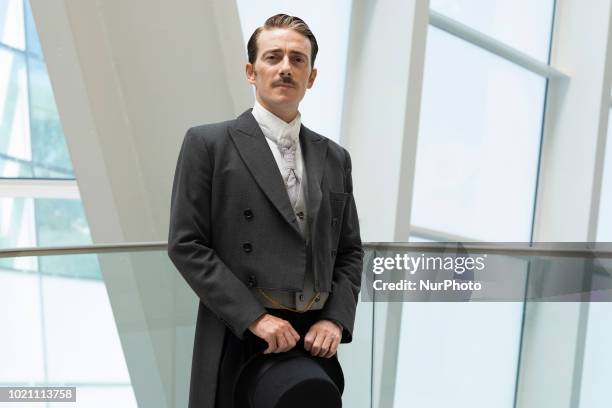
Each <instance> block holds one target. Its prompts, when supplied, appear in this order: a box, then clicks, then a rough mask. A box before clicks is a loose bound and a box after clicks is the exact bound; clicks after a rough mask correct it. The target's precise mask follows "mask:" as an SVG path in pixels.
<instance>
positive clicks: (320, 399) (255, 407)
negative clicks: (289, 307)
mask: <svg viewBox="0 0 612 408" xmlns="http://www.w3.org/2000/svg"><path fill="white" fill-rule="evenodd" d="M342 391H344V375H343V374H342V368H341V367H340V363H339V362H338V358H337V355H334V356H332V357H331V358H325V357H315V356H312V355H310V354H309V353H308V352H307V351H306V350H303V349H300V348H297V347H296V348H293V349H291V350H289V351H287V352H284V353H271V354H263V353H261V352H259V353H257V354H255V355H253V356H252V357H251V358H250V359H249V360H248V361H247V362H246V363H244V365H243V366H242V368H241V369H240V372H239V373H238V379H237V380H236V384H235V385H234V408H289V407H291V408H306V407H308V408H313V407H325V408H339V407H342V399H341V396H342Z"/></svg>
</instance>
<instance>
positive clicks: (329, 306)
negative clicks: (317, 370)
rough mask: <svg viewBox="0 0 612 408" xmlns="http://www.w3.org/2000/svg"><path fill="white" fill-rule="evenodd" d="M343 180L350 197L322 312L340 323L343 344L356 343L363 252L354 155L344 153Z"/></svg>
mask: <svg viewBox="0 0 612 408" xmlns="http://www.w3.org/2000/svg"><path fill="white" fill-rule="evenodd" d="M344 153H345V165H344V177H345V186H346V192H347V193H349V197H348V200H347V203H346V206H345V207H344V216H343V219H342V229H341V231H340V239H339V242H338V248H337V254H336V261H335V263H334V272H333V276H332V293H330V295H329V297H328V298H327V301H326V302H325V306H324V307H323V310H322V311H321V315H320V317H321V319H327V320H334V321H336V322H339V323H340V324H341V325H342V327H343V329H342V339H341V340H340V342H341V343H350V342H351V341H352V340H353V325H354V323H355V311H356V309H357V301H358V297H359V291H360V289H361V273H362V269H363V249H362V246H361V236H360V234H359V219H358V217H357V208H356V206H355V199H354V197H353V181H352V176H351V156H350V155H349V153H348V152H347V151H346V150H345V151H344Z"/></svg>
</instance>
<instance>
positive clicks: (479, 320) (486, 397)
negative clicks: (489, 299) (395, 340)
mask: <svg viewBox="0 0 612 408" xmlns="http://www.w3.org/2000/svg"><path fill="white" fill-rule="evenodd" d="M402 306H403V312H402V321H401V331H400V338H401V342H400V345H399V351H398V355H397V361H398V363H397V377H396V381H395V384H396V385H395V401H394V404H393V406H395V407H413V406H414V407H428V408H446V407H449V406H452V407H455V408H464V407H465V408H480V407H482V408H489V407H498V408H503V407H506V408H512V407H513V400H514V386H515V381H516V370H517V365H518V352H519V340H520V327H521V318H522V309H523V305H522V303H518V302H517V303H429V302H428V303H418V302H414V303H408V302H406V303H403V304H402ZM415 333H418V335H416V336H415V335H414V334H415ZM441 391H443V392H441Z"/></svg>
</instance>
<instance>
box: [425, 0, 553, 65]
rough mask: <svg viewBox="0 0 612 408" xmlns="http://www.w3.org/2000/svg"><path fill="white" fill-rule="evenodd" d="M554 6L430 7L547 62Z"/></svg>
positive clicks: (539, 0)
mask: <svg viewBox="0 0 612 408" xmlns="http://www.w3.org/2000/svg"><path fill="white" fill-rule="evenodd" d="M554 4H555V2H554V0H512V1H508V0H431V3H430V6H431V8H432V9H433V10H435V11H437V12H439V13H442V14H444V15H446V16H448V17H450V18H452V19H454V20H457V21H459V22H461V23H463V24H465V25H468V26H470V27H472V28H474V29H475V30H478V31H480V32H482V33H484V34H487V35H488V36H490V37H494V38H496V39H497V40H500V41H502V42H504V43H506V44H508V45H510V46H511V47H514V48H517V49H519V50H520V51H523V52H525V53H527V54H529V55H531V56H533V57H535V58H537V59H539V60H540V61H543V62H547V61H548V49H549V44H550V35H551V30H552V23H553V12H554Z"/></svg>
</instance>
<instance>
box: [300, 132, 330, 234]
mask: <svg viewBox="0 0 612 408" xmlns="http://www.w3.org/2000/svg"><path fill="white" fill-rule="evenodd" d="M300 145H301V147H302V156H303V158H304V168H305V169H306V183H307V184H308V185H307V189H308V194H307V197H308V201H307V203H306V211H307V212H308V218H309V220H310V223H311V225H316V223H315V221H316V217H317V215H318V214H319V208H321V196H322V194H321V180H322V178H323V169H324V168H325V158H326V157H327V139H325V138H324V137H321V136H319V135H317V134H316V133H314V132H313V131H312V130H310V129H308V128H307V127H305V126H304V125H302V127H301V128H300ZM310 231H311V234H312V233H313V230H312V228H310Z"/></svg>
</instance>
